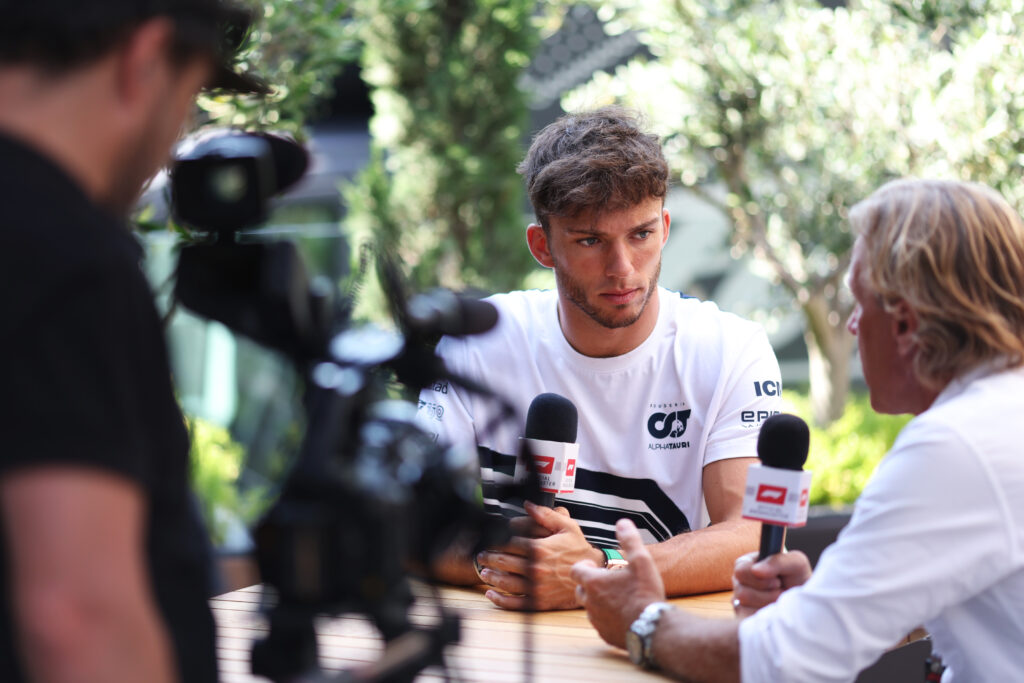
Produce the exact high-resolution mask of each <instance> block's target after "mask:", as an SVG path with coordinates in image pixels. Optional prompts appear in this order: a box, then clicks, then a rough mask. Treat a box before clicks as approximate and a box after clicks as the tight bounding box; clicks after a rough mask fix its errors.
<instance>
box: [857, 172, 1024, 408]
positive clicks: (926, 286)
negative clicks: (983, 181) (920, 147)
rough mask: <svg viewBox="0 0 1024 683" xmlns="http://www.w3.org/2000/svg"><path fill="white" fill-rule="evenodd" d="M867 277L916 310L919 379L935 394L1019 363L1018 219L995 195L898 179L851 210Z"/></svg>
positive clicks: (1021, 251)
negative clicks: (994, 367)
mask: <svg viewBox="0 0 1024 683" xmlns="http://www.w3.org/2000/svg"><path fill="white" fill-rule="evenodd" d="M850 225H851V226H852V228H853V230H854V232H855V233H856V234H857V235H858V236H859V237H860V239H861V240H862V241H863V243H864V244H863V246H864V247H865V249H864V252H863V253H864V256H865V260H864V263H863V268H864V274H865V276H866V281H867V282H868V283H870V285H871V288H872V289H873V290H874V292H875V293H876V294H877V295H878V296H879V298H880V300H881V302H882V305H883V306H885V308H886V309H887V310H890V311H891V310H892V309H893V307H894V306H895V304H896V303H897V302H898V301H900V300H903V301H905V302H906V303H907V304H908V305H909V306H910V308H911V309H913V310H914V312H915V313H916V314H917V317H918V321H919V325H918V331H917V334H916V341H917V344H918V348H919V352H918V353H917V355H916V357H915V359H914V373H915V375H916V377H917V379H918V380H919V381H920V382H921V383H922V384H923V385H924V386H927V387H930V388H941V387H942V386H944V385H945V384H946V383H947V382H949V381H950V380H952V379H953V378H955V377H957V376H958V375H961V374H963V373H965V372H968V371H970V370H972V369H974V368H975V367H977V366H979V365H981V364H982V363H985V362H987V361H990V360H995V359H1004V360H1005V362H1007V363H1008V364H1009V365H1010V366H1018V365H1021V364H1022V363H1024V223H1022V222H1021V219H1020V216H1019V215H1018V214H1017V212H1016V211H1014V210H1013V209H1012V208H1011V207H1010V205H1009V204H1007V203H1006V201H1005V200H1004V199H1003V198H1002V197H1001V196H999V194H998V193H996V192H995V191H994V190H992V189H990V188H988V187H985V186H983V185H977V184H974V183H963V182H955V181H939V180H897V181H893V182H890V183H887V184H886V185H883V186H882V187H881V188H879V189H878V190H877V191H876V192H875V193H874V194H872V195H871V196H870V197H868V198H867V199H865V200H863V201H862V202H859V203H858V204H856V205H855V206H854V207H853V208H852V209H851V210H850Z"/></svg>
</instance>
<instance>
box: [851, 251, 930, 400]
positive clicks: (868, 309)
mask: <svg viewBox="0 0 1024 683" xmlns="http://www.w3.org/2000/svg"><path fill="white" fill-rule="evenodd" d="M864 251H865V247H864V243H863V240H861V239H857V241H856V242H855V243H854V245H853V259H852V260H851V262H850V276H849V284H850V291H851V292H852V293H853V297H854V299H855V300H856V306H855V307H854V309H853V313H851V314H850V318H849V320H847V321H846V329H848V330H849V331H850V333H851V334H853V335H854V336H855V337H857V349H858V350H859V352H860V363H861V366H862V367H863V369H864V381H865V382H866V383H867V385H868V391H869V392H870V394H871V407H872V408H874V409H875V410H876V411H877V412H879V413H893V414H895V413H903V412H908V409H909V408H908V405H907V400H908V393H907V391H906V389H907V387H908V386H910V385H908V384H907V383H908V382H911V383H912V384H914V385H916V382H915V381H914V380H913V369H912V367H911V358H909V357H903V356H901V353H900V347H899V344H898V336H899V333H900V321H899V319H898V317H897V315H896V314H894V313H890V312H888V311H886V310H885V308H884V307H883V305H882V300H881V297H879V296H878V294H877V293H875V292H873V291H872V290H871V287H870V283H869V281H868V278H867V273H866V271H865V265H864V264H865V259H866V255H865V253H864Z"/></svg>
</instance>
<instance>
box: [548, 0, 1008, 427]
mask: <svg viewBox="0 0 1024 683" xmlns="http://www.w3.org/2000/svg"><path fill="white" fill-rule="evenodd" d="M598 4H599V12H600V15H601V16H602V17H604V18H606V19H608V20H610V21H611V24H610V25H611V27H612V28H613V29H616V30H625V29H626V28H629V29H632V30H636V31H638V33H639V35H640V37H641V40H643V42H644V43H645V44H646V45H647V46H648V47H649V49H650V52H651V53H652V54H653V55H654V58H653V59H645V58H640V59H637V60H634V61H633V62H631V63H630V64H628V65H626V66H623V67H620V68H619V69H618V70H617V71H616V72H615V73H614V74H604V73H602V74H597V75H596V76H595V78H594V79H593V80H592V82H591V83H589V84H588V85H586V86H584V87H582V88H580V89H578V90H577V91H576V92H574V93H571V94H570V95H569V96H567V97H566V99H565V102H564V104H565V105H566V108H568V109H572V108H576V107H583V106H594V105H596V104H601V103H605V102H610V101H613V100H619V101H624V102H625V103H627V104H630V105H632V106H635V107H637V108H639V109H641V110H643V111H645V112H647V113H648V114H649V115H650V117H651V119H652V121H653V123H654V124H655V127H656V129H657V130H658V131H659V132H660V133H661V134H662V135H663V137H664V138H665V140H666V144H665V148H666V153H667V156H668V158H669V162H670V164H671V165H672V168H673V169H674V172H675V173H676V174H677V175H678V177H679V179H680V180H681V181H682V184H683V185H685V186H688V187H690V188H692V189H693V190H694V191H695V192H697V193H699V194H701V195H702V196H703V197H704V198H705V199H707V200H708V201H710V202H711V203H712V204H714V205H716V206H718V207H719V208H720V209H721V210H722V211H723V213H724V214H725V215H726V216H727V217H728V218H729V220H730V222H731V223H732V226H733V238H734V241H735V247H736V250H737V252H742V251H744V250H750V251H752V253H753V255H754V256H755V258H756V259H757V261H758V262H759V263H760V264H761V266H762V269H763V270H764V271H765V272H766V273H767V274H768V275H769V277H770V278H771V280H772V281H773V282H774V283H775V284H777V285H779V286H780V287H781V288H782V289H783V290H784V291H785V292H786V293H788V295H789V296H790V297H792V299H793V300H794V301H795V304H796V305H797V306H799V307H800V309H801V311H802V312H803V314H804V316H805V318H806V320H807V330H808V335H807V340H808V345H809V347H811V348H812V355H811V360H812V361H814V360H815V354H816V353H817V355H818V356H820V357H823V358H824V359H825V360H826V362H825V363H824V365H826V366H827V367H828V368H830V370H829V371H828V372H827V373H816V371H815V368H814V364H813V363H812V373H815V374H812V393H816V392H818V389H819V387H820V384H819V382H826V381H828V382H833V383H834V384H835V386H830V387H828V388H827V389H828V392H829V393H831V392H837V391H838V392H844V391H845V390H846V382H847V379H846V377H845V373H844V368H845V367H846V363H847V361H848V358H849V353H850V350H851V349H850V345H849V344H848V343H847V338H846V336H845V334H846V333H845V331H844V330H843V322H844V321H845V319H846V317H847V316H848V314H849V312H850V309H851V306H852V301H851V298H850V296H849V294H848V292H847V291H846V290H845V288H844V287H843V286H842V277H843V275H844V273H845V271H846V268H847V265H848V263H849V258H850V250H851V246H852V241H853V237H852V235H851V234H850V230H849V228H848V226H847V224H846V217H847V215H848V211H849V209H850V207H851V206H852V205H853V204H854V203H856V202H857V201H859V200H861V199H863V198H864V197H866V196H867V195H868V194H870V193H871V192H872V191H874V190H875V189H876V188H877V187H879V186H880V185H882V184H883V183H885V182H886V181H888V180H890V179H893V178H897V177H904V176H920V177H938V178H957V179H965V180H976V181H979V182H984V183H986V184H989V185H992V186H993V187H996V188H997V189H999V190H1000V191H1002V192H1003V193H1004V194H1005V195H1006V196H1007V198H1008V199H1010V200H1011V201H1012V202H1014V203H1016V204H1017V206H1018V208H1022V207H1024V184H1022V183H1021V182H1020V175H1021V170H1022V168H1024V132H1022V131H1024V75H1022V74H1024V68H1022V67H1024V49H1022V47H1021V41H1020V40H1019V37H1018V34H1019V26H1020V25H1021V20H1022V18H1024V16H1022V15H1024V6H1022V5H1024V3H1021V2H1020V0H1001V1H998V2H995V1H993V2H970V3H966V4H965V3H958V2H949V1H947V0H899V1H898V2H888V1H884V0H861V1H859V2H857V1H854V2H851V3H850V6H849V8H838V9H835V10H833V9H829V8H824V7H822V6H821V5H820V4H818V3H817V2H815V0H779V1H778V2H749V1H744V0H662V1H660V2H650V3H644V4H643V5H642V6H640V5H637V4H636V3H634V2H632V0H606V1H605V2H600V3H598ZM827 403H828V406H829V417H836V416H837V414H836V410H837V409H841V408H842V405H843V404H842V401H841V400H839V401H831V400H829V401H827ZM821 405H822V404H821V403H820V402H817V401H816V410H815V413H816V417H817V418H818V421H819V422H821V421H823V417H825V416H824V415H823V414H822V413H820V412H819V408H820V407H821Z"/></svg>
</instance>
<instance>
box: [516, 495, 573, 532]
mask: <svg viewBox="0 0 1024 683" xmlns="http://www.w3.org/2000/svg"><path fill="white" fill-rule="evenodd" d="M523 507H524V508H525V509H526V512H527V514H529V515H530V517H531V518H532V519H533V520H534V521H535V522H537V524H539V525H541V526H542V527H544V528H545V529H547V530H548V531H550V532H551V533H557V532H559V531H562V530H563V529H566V528H567V527H569V526H572V525H574V524H575V523H576V522H574V521H573V519H572V517H570V516H569V514H568V512H569V511H568V510H566V513H565V514H562V513H560V512H556V511H555V510H553V509H551V508H549V507H544V506H543V505H537V504H536V503H531V502H530V501H526V502H525V503H524V505H523Z"/></svg>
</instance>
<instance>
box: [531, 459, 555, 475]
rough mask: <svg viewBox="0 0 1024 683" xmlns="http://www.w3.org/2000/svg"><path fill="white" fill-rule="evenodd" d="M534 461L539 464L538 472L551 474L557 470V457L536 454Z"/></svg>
mask: <svg viewBox="0 0 1024 683" xmlns="http://www.w3.org/2000/svg"><path fill="white" fill-rule="evenodd" d="M533 462H534V464H535V465H537V474H551V473H552V472H554V470H555V459H554V458H552V457H551V456H549V455H535V456H533Z"/></svg>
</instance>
